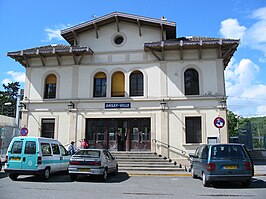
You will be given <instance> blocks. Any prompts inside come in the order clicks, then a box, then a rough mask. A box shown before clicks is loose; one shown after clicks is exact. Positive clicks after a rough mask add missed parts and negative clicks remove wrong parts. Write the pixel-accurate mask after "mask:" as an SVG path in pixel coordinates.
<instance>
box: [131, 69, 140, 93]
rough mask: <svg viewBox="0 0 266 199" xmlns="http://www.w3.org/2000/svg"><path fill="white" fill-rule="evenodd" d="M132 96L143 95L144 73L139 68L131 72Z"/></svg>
mask: <svg viewBox="0 0 266 199" xmlns="http://www.w3.org/2000/svg"><path fill="white" fill-rule="evenodd" d="M130 96H143V74H142V72H140V71H138V70H137V71H134V72H132V73H131V74H130Z"/></svg>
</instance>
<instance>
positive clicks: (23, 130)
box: [20, 127, 29, 136]
mask: <svg viewBox="0 0 266 199" xmlns="http://www.w3.org/2000/svg"><path fill="white" fill-rule="evenodd" d="M28 132H29V130H28V129H27V128H26V127H23V128H22V129H20V135H22V136H27V135H28Z"/></svg>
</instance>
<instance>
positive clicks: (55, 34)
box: [44, 28, 63, 41]
mask: <svg viewBox="0 0 266 199" xmlns="http://www.w3.org/2000/svg"><path fill="white" fill-rule="evenodd" d="M44 31H45V32H46V34H47V38H46V40H45V41H52V40H54V39H55V40H63V37H62V36H61V34H60V33H61V30H60V29H50V28H46V29H44Z"/></svg>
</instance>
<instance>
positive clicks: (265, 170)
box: [254, 159, 266, 176]
mask: <svg viewBox="0 0 266 199" xmlns="http://www.w3.org/2000/svg"><path fill="white" fill-rule="evenodd" d="M254 173H255V176H266V159H265V160H260V161H254Z"/></svg>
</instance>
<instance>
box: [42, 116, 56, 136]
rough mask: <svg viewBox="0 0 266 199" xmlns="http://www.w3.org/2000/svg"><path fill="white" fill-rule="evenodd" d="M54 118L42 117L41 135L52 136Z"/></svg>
mask: <svg viewBox="0 0 266 199" xmlns="http://www.w3.org/2000/svg"><path fill="white" fill-rule="evenodd" d="M54 127H55V119H42V132H41V137H46V138H54V129H55V128H54Z"/></svg>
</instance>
